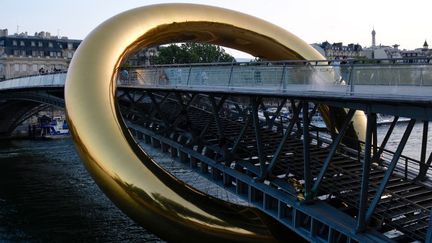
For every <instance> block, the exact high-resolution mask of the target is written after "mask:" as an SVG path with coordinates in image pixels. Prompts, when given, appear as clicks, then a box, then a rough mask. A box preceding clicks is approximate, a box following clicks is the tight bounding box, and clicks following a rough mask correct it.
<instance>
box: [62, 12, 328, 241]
mask: <svg viewBox="0 0 432 243" xmlns="http://www.w3.org/2000/svg"><path fill="white" fill-rule="evenodd" d="M185 41H194V42H205V43H211V44H217V45H223V46H227V47H231V48H234V49H237V50H241V51H244V52H247V53H250V54H252V55H254V56H259V57H264V58H266V59H268V60H287V59H312V60H318V59H323V57H322V56H321V55H320V54H319V53H318V52H317V51H315V50H314V49H313V48H312V47H310V46H309V45H308V44H307V43H305V42H304V41H302V40H301V39H299V38H298V37H296V36H295V35H293V34H291V33H289V32H288V31H286V30H284V29H282V28H280V27H277V26H275V25H273V24H271V23H269V22H266V21H264V20H261V19H258V18H255V17H252V16H249V15H246V14H242V13H239V12H236V11H231V10H227V9H223V8H218V7H211V6H204V5H196V4H159V5H150V6H145V7H140V8H136V9H132V10H129V11H126V12H123V13H121V14H119V15H117V16H114V17H112V18H110V19H108V20H106V21H105V22H104V23H102V24H101V25H99V26H98V27H97V28H96V29H94V30H93V31H92V32H91V33H90V34H89V35H88V36H87V37H86V38H85V39H84V40H83V41H82V43H81V44H80V46H79V48H78V50H77V51H76V53H75V54H74V57H73V59H72V62H71V64H70V67H69V70H68V74H67V79H66V84H65V102H66V109H67V117H68V122H69V125H70V130H71V133H72V136H73V139H74V141H75V144H76V148H77V150H78V152H79V154H80V156H81V158H82V160H83V162H84V164H85V166H86V168H87V170H88V171H89V172H90V174H91V175H92V176H93V178H94V180H95V181H96V182H97V184H98V185H99V187H100V188H101V189H102V190H103V191H104V192H105V193H106V195H107V196H108V197H109V198H110V199H111V200H112V201H113V202H114V203H115V204H116V205H117V206H118V207H119V208H120V209H122V210H123V211H124V212H125V213H126V214H127V215H129V216H130V217H131V218H132V219H134V220H135V221H137V222H138V223H140V224H142V225H143V226H144V227H145V228H147V229H148V230H150V231H152V232H154V233H155V234H157V235H159V236H161V237H163V239H166V240H168V241H187V242H198V241H199V242H205V241H207V242H220V241H221V240H228V241H233V242H263V241H267V242H272V241H277V239H276V238H275V234H274V232H275V231H279V229H280V228H279V227H281V225H280V224H279V223H278V222H277V221H276V220H274V219H273V218H271V217H269V216H267V215H265V214H264V213H262V212H260V211H259V210H257V209H255V208H253V207H247V206H240V205H236V204H232V203H229V202H226V201H223V200H220V199H217V198H214V197H212V196H209V195H206V194H204V193H202V192H200V191H197V190H196V189H193V188H192V187H190V186H188V185H187V184H185V183H183V182H181V181H179V180H178V179H176V178H175V177H173V176H172V175H171V174H169V173H168V172H166V171H165V170H163V169H162V168H161V167H160V166H158V165H157V164H156V163H155V161H153V160H152V159H151V158H150V157H149V156H148V155H147V154H146V153H145V151H142V150H141V149H140V148H139V147H138V145H136V143H135V142H134V141H133V138H132V136H131V135H130V133H129V131H128V129H127V127H126V125H125V124H124V122H123V121H122V119H121V115H120V111H119V108H118V107H117V104H116V77H117V70H118V69H119V67H120V65H121V64H122V62H123V61H124V60H125V58H126V57H127V56H128V54H130V53H132V52H134V51H136V50H137V49H138V48H143V47H150V46H155V45H161V44H166V43H174V42H185ZM280 233H281V232H278V233H277V234H280Z"/></svg>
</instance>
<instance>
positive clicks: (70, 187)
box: [0, 139, 161, 242]
mask: <svg viewBox="0 0 432 243" xmlns="http://www.w3.org/2000/svg"><path fill="white" fill-rule="evenodd" d="M160 241H161V240H160V239H159V238H158V237H156V236H155V235H153V234H151V233H150V232H148V231H146V230H145V229H143V228H142V227H141V226H139V225H137V224H136V223H134V222H133V221H132V220H131V219H129V218H128V217H127V216H126V215H125V214H123V213H122V212H121V211H120V210H119V209H117V208H116V206H114V204H113V203H112V202H111V201H110V200H109V199H108V198H107V197H106V196H105V195H104V194H103V193H102V192H101V191H100V190H99V188H98V187H97V186H96V184H95V183H94V181H93V179H92V178H91V177H90V176H89V174H88V173H87V171H86V170H85V168H84V166H83V165H82V163H81V161H80V159H79V158H78V155H77V153H76V152H75V148H74V145H73V143H72V140H71V139H65V140H51V141H48V140H47V141H35V140H33V141H31V140H16V141H2V142H0V242H160Z"/></svg>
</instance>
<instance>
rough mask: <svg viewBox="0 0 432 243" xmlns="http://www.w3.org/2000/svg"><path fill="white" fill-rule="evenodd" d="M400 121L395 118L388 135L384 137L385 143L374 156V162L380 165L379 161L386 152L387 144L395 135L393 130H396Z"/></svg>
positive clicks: (382, 143) (383, 142)
mask: <svg viewBox="0 0 432 243" xmlns="http://www.w3.org/2000/svg"><path fill="white" fill-rule="evenodd" d="M398 120H399V117H398V116H395V117H394V119H393V121H392V123H391V125H390V127H389V129H388V130H387V133H386V135H385V136H384V139H383V141H382V142H381V146H380V147H379V149H378V152H377V153H375V154H374V156H373V159H372V161H375V162H378V163H380V162H379V160H380V157H381V154H382V153H383V152H384V149H385V146H386V145H387V142H388V140H389V138H390V135H391V134H392V133H393V129H394V128H395V126H396V124H397V121H398Z"/></svg>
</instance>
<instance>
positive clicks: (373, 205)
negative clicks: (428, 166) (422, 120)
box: [365, 119, 415, 223]
mask: <svg viewBox="0 0 432 243" xmlns="http://www.w3.org/2000/svg"><path fill="white" fill-rule="evenodd" d="M414 125H415V120H414V119H411V120H410V122H409V123H408V126H407V128H406V130H405V132H404V134H403V136H402V139H401V142H400V143H399V145H398V148H397V149H396V152H395V154H394V155H393V158H392V161H391V162H390V164H389V166H388V167H387V171H386V173H385V175H384V178H383V179H382V180H381V184H380V186H379V188H378V190H377V191H376V193H375V197H374V198H373V200H372V202H371V204H370V206H369V209H368V211H367V213H366V219H365V222H366V223H367V222H368V221H369V220H370V219H371V217H372V215H373V212H374V211H375V208H376V206H377V205H378V202H379V201H380V200H381V196H382V194H383V193H384V190H385V188H386V186H387V183H388V181H389V179H390V176H391V175H392V174H393V171H394V169H395V168H396V165H397V162H398V161H399V158H400V156H401V154H402V151H403V149H404V148H405V144H406V142H407V141H408V138H409V136H410V134H411V131H412V129H413V127H414Z"/></svg>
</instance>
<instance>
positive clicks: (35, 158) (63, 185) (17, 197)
mask: <svg viewBox="0 0 432 243" xmlns="http://www.w3.org/2000/svg"><path fill="white" fill-rule="evenodd" d="M405 127H406V124H399V125H398V126H397V127H396V128H395V132H394V134H393V135H392V138H391V141H390V142H389V144H388V147H389V148H391V149H393V150H394V149H395V148H396V147H397V144H398V143H399V141H400V138H401V137H402V134H403V132H404V129H405ZM431 127H432V126H431ZM387 129H388V126H381V127H379V128H378V131H379V132H378V134H379V138H381V139H382V137H384V135H385V132H386V131H387ZM421 134H422V124H416V126H415V128H414V130H413V133H412V135H411V137H410V140H409V143H408V144H407V147H406V149H405V150H404V154H406V155H409V156H411V157H415V158H419V154H420V145H421ZM381 139H379V140H381ZM430 144H432V136H429V145H430ZM430 147H431V146H429V148H430ZM428 151H429V152H430V151H431V150H430V149H429V150H428ZM159 241H160V239H158V238H157V237H156V236H154V235H153V234H151V233H149V232H148V231H146V230H145V229H143V228H142V227H140V226H138V225H137V224H135V223H134V222H133V221H132V220H130V219H129V218H128V217H127V216H126V215H124V214H123V213H122V212H121V211H120V210H119V209H117V208H116V207H115V206H114V205H113V204H112V203H111V201H110V200H109V199H107V198H106V197H105V195H104V194H103V193H102V192H101V191H100V190H99V188H98V187H97V186H96V185H95V183H94V181H93V179H92V178H91V177H90V176H89V174H88V173H87V171H86V170H85V168H84V167H83V165H82V164H81V161H80V159H79V158H78V155H77V154H76V152H75V149H74V145H73V143H72V141H71V140H70V139H66V140H53V141H26V140H17V141H2V142H0V242H159Z"/></svg>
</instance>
